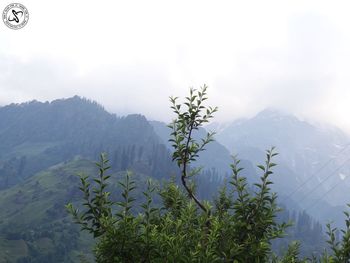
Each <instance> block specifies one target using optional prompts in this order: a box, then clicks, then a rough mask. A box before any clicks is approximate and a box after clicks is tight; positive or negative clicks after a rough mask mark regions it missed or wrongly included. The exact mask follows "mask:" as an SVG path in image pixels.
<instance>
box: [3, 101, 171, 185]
mask: <svg viewBox="0 0 350 263" xmlns="http://www.w3.org/2000/svg"><path fill="white" fill-rule="evenodd" d="M140 131H142V132H140ZM0 142H1V144H0V189H5V188H8V187H10V186H12V185H15V184H16V183H18V182H21V181H22V180H23V179H25V178H28V177H30V176H32V175H34V174H35V173H36V172H38V171H41V170H43V169H46V168H48V167H50V166H52V165H55V164H57V163H60V162H63V161H67V160H70V159H71V158H73V157H74V156H76V155H80V156H83V157H86V158H89V159H93V160H95V159H97V158H98V155H99V154H100V153H101V152H107V153H109V157H110V159H111V160H112V164H116V165H115V168H116V169H121V170H125V169H127V168H131V167H133V168H135V169H136V170H138V169H141V170H142V172H146V173H153V174H154V176H158V177H159V176H162V174H163V173H166V172H168V171H169V170H167V167H164V166H165V165H169V166H171V160H170V155H169V154H170V153H168V152H167V149H166V147H165V146H164V145H163V144H162V143H161V140H160V139H159V137H158V136H157V134H156V133H155V132H154V130H153V128H152V126H151V125H150V124H149V123H148V121H147V120H146V118H145V117H144V116H142V115H136V114H134V115H128V116H126V117H117V116H116V115H114V114H110V113H108V112H107V111H105V110H104V109H103V107H102V106H100V105H99V104H97V103H96V102H92V101H89V100H87V99H84V98H80V97H78V96H75V97H73V98H69V99H61V100H55V101H52V102H51V103H49V102H45V103H42V102H38V101H32V102H28V103H22V104H11V105H8V106H5V107H1V108H0ZM154 156H157V158H154ZM156 163H157V165H156ZM158 164H159V165H158ZM164 169H165V170H164ZM146 170H147V171H146Z"/></svg>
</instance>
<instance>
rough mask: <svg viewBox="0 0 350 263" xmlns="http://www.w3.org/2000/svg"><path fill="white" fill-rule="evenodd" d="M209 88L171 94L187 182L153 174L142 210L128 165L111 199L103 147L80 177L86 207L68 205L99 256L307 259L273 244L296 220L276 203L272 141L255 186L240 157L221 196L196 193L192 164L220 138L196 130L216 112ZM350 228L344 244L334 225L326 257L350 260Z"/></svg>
mask: <svg viewBox="0 0 350 263" xmlns="http://www.w3.org/2000/svg"><path fill="white" fill-rule="evenodd" d="M206 89H207V87H206V86H204V87H203V88H201V89H200V90H199V91H196V90H193V89H191V90H190V95H189V97H186V99H185V102H184V103H183V104H178V103H177V100H178V99H177V98H173V97H171V98H170V101H171V108H172V109H173V111H174V113H175V114H176V118H175V119H174V121H173V122H172V123H171V124H170V125H169V127H170V128H171V130H172V131H171V138H170V141H171V142H172V145H173V147H174V152H173V161H175V162H176V164H177V165H178V167H179V171H180V174H179V178H178V179H179V181H180V182H181V185H177V184H176V183H175V180H174V181H171V182H169V183H167V184H165V185H164V186H163V187H161V188H160V189H159V188H158V187H156V186H155V184H154V183H153V182H152V181H148V185H147V190H146V191H144V192H143V195H144V202H143V204H142V205H141V207H140V209H141V213H138V214H136V213H134V212H132V209H133V207H134V201H135V199H134V197H133V192H134V191H135V189H136V183H135V182H134V181H133V179H132V175H131V173H129V172H127V173H126V174H125V178H124V180H123V181H121V182H119V187H121V189H122V195H121V199H120V200H118V201H112V200H110V193H109V192H108V191H107V190H106V187H107V186H108V179H109V177H110V176H109V175H108V170H109V168H110V167H109V165H108V159H107V157H106V156H105V155H104V154H102V155H101V159H100V161H99V163H97V167H98V168H99V174H98V176H97V177H96V178H92V180H91V178H88V177H86V176H81V178H80V179H81V186H80V190H81V191H82V193H83V194H84V198H83V200H84V202H83V203H82V206H83V207H84V209H83V210H82V211H79V210H78V209H77V208H75V207H74V206H73V205H72V204H68V205H67V209H68V211H69V213H70V214H72V215H73V217H74V220H75V221H76V223H78V224H80V225H81V228H82V230H87V231H89V232H90V233H91V234H93V236H94V237H95V238H96V239H97V243H96V247H95V250H94V253H95V257H96V261H97V262H103V263H106V262H107V263H108V262H269V261H270V262H306V261H307V260H306V259H305V260H300V259H298V254H299V252H298V251H299V244H298V243H292V244H291V245H290V246H289V248H288V250H287V251H286V253H285V255H284V256H283V258H278V257H277V256H276V255H274V254H273V253H272V251H271V241H272V240H273V239H276V238H280V237H283V236H284V234H285V229H286V227H288V225H289V223H282V224H279V223H277V222H276V214H277V213H278V211H279V210H280V209H279V208H278V207H277V205H276V198H277V196H276V194H274V193H272V192H271V189H270V185H271V184H272V181H271V180H270V176H271V174H272V170H271V169H272V168H273V167H274V166H275V164H274V163H273V161H272V159H273V157H274V156H275V155H276V154H277V153H275V151H274V149H273V148H272V149H270V150H268V151H267V152H266V161H265V164H264V165H259V166H258V167H259V168H260V169H261V172H262V175H261V177H260V180H259V182H258V183H256V184H255V186H254V188H253V190H252V188H250V187H248V185H247V181H246V178H244V177H241V176H240V171H241V170H242V168H240V166H239V163H240V161H239V160H238V159H237V158H234V160H233V163H232V165H231V168H232V176H231V178H230V181H229V184H228V186H225V187H223V188H222V189H221V190H220V192H219V193H218V195H217V198H216V199H215V200H214V201H213V202H209V201H205V200H199V199H198V198H197V197H196V192H195V184H194V181H193V177H194V176H196V175H198V173H199V171H200V170H199V169H192V168H191V163H192V162H194V161H195V160H196V158H197V157H198V155H199V153H200V152H201V151H203V150H204V149H205V146H206V145H207V144H208V143H210V142H211V141H212V140H213V135H214V134H213V133H208V134H207V136H206V137H205V138H203V139H202V140H200V141H196V140H194V139H193V133H194V132H195V131H196V130H197V129H198V128H199V127H201V126H202V125H203V124H204V123H206V122H208V120H209V119H211V118H212V117H213V114H214V113H215V112H216V111H217V108H211V107H207V106H205V105H204V101H205V100H206V99H207V97H206ZM183 108H185V109H183ZM155 194H158V195H160V197H161V199H162V205H161V206H159V205H155V204H154V202H153V197H154V195H155ZM346 222H347V223H348V222H349V220H348V219H347V221H346ZM347 227H348V229H347V230H346V231H344V240H343V242H342V244H340V243H339V242H338V243H337V242H336V239H335V230H334V229H331V228H330V227H329V235H330V241H329V242H330V244H331V245H332V249H333V252H334V256H328V255H327V254H326V253H325V254H324V255H323V256H322V258H320V261H322V262H348V261H347V260H348V259H349V247H350V246H349V244H350V242H349V236H350V235H349V224H347ZM308 261H316V259H310V260H308Z"/></svg>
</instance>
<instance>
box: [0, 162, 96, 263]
mask: <svg viewBox="0 0 350 263" xmlns="http://www.w3.org/2000/svg"><path fill="white" fill-rule="evenodd" d="M82 171H83V172H85V173H87V174H92V173H94V172H95V167H94V165H93V163H91V162H90V161H87V160H75V161H72V162H69V163H66V164H60V165H56V166H54V167H52V168H50V169H48V170H46V171H43V172H40V173H38V174H36V175H35V176H33V177H31V178H29V179H27V180H26V181H24V182H23V183H21V184H19V185H16V186H14V187H12V188H10V189H7V190H3V191H0V230H1V232H0V262H7V261H6V260H8V261H9V262H16V260H17V259H19V258H21V257H26V256H29V254H30V247H34V248H35V249H36V250H37V251H41V252H43V253H44V254H45V253H49V252H52V251H53V250H54V249H55V247H56V246H57V245H59V244H57V241H58V240H60V239H61V240H62V238H64V237H62V235H65V234H67V233H64V232H65V231H66V228H74V225H71V220H70V218H69V217H68V216H67V214H66V212H65V210H64V204H66V203H67V202H68V201H70V200H72V199H73V200H74V199H76V198H78V197H79V191H78V189H77V186H78V182H79V180H78V178H77V176H76V174H78V173H79V172H82ZM45 231H46V232H49V233H46V232H45ZM16 233H20V234H21V235H17V234H16ZM84 240H85V238H84ZM79 243H80V242H79ZM78 247H79V246H78Z"/></svg>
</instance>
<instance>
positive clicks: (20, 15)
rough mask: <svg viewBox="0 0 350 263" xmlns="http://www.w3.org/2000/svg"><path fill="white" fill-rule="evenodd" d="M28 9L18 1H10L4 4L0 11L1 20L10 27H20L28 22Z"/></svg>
mask: <svg viewBox="0 0 350 263" xmlns="http://www.w3.org/2000/svg"><path fill="white" fill-rule="evenodd" d="M28 19H29V13H28V9H27V8H26V7H25V6H24V5H22V4H18V3H12V4H9V5H8V6H6V8H5V9H4V12H2V20H3V21H4V23H5V25H6V26H8V27H9V28H11V29H20V28H22V27H24V26H25V25H26V24H27V23H28Z"/></svg>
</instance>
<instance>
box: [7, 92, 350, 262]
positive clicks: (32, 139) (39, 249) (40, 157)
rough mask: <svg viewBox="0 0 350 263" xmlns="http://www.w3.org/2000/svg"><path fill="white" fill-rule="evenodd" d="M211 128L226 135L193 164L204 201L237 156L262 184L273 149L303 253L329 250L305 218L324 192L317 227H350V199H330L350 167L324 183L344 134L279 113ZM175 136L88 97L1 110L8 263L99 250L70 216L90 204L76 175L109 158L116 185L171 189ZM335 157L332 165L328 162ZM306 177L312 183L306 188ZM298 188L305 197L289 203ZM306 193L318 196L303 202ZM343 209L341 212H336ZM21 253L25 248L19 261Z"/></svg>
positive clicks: (278, 182)
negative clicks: (348, 212) (123, 181)
mask: <svg viewBox="0 0 350 263" xmlns="http://www.w3.org/2000/svg"><path fill="white" fill-rule="evenodd" d="M206 129H208V130H213V129H214V130H215V129H216V130H217V134H216V136H215V139H216V141H214V142H212V143H211V144H209V145H208V147H207V148H206V150H205V151H203V152H201V153H200V155H199V158H198V161H197V162H195V163H193V164H192V165H193V167H202V172H201V174H200V175H199V176H198V178H197V180H196V181H197V184H198V188H197V191H198V192H197V194H198V196H199V198H201V199H212V198H214V197H215V193H216V192H217V190H218V188H220V187H222V186H223V183H224V181H225V180H226V181H227V180H229V178H230V176H231V174H232V171H231V168H230V164H231V163H232V156H231V155H233V154H238V157H239V158H240V159H241V160H242V161H241V163H240V167H243V168H244V169H243V171H242V173H241V175H242V176H246V177H247V181H248V183H249V184H250V185H251V186H253V184H254V183H256V182H257V181H258V180H259V176H260V175H261V171H259V170H258V169H256V164H259V163H262V162H263V159H264V157H265V150H266V149H268V148H270V147H271V146H276V147H277V150H278V152H279V153H280V155H279V156H278V157H277V158H276V160H275V162H276V163H277V164H278V166H277V167H276V169H274V175H273V181H274V185H273V189H274V190H275V191H277V192H278V194H279V196H280V201H281V204H282V205H283V206H284V207H286V209H285V212H283V213H282V214H280V215H279V216H280V217H281V219H285V220H287V221H288V219H289V218H292V219H293V220H295V221H296V222H298V225H297V226H295V227H293V228H291V230H290V237H289V238H290V240H293V238H296V239H301V240H303V243H304V246H305V247H303V248H302V253H304V254H307V253H308V250H310V249H311V250H315V251H316V250H317V251H319V249H321V248H322V246H324V244H323V243H322V241H321V240H322V239H323V237H322V235H323V234H322V231H321V230H320V228H321V226H320V225H319V223H317V222H314V221H313V220H314V219H311V218H310V217H309V215H307V214H305V213H304V212H301V211H302V209H303V208H307V206H309V205H310V204H312V202H314V201H315V200H318V199H320V197H319V195H322V197H324V198H321V199H322V200H320V201H319V203H318V205H321V206H322V209H318V208H316V206H315V207H314V208H313V209H314V210H313V209H311V210H308V211H307V212H311V214H312V215H313V216H314V218H315V219H317V220H321V221H322V220H324V219H325V218H327V219H329V218H331V219H335V220H336V221H337V220H338V221H342V217H341V212H340V211H341V209H342V206H340V205H344V204H345V203H346V202H347V201H346V200H347V195H346V194H343V193H342V192H341V191H343V190H341V191H339V188H337V194H335V195H334V194H333V193H329V194H328V195H327V191H329V189H331V188H332V187H333V186H334V184H339V187H343V189H345V188H346V187H347V186H346V183H347V181H346V172H347V170H346V169H349V167H348V166H346V165H344V166H342V167H341V169H339V171H337V173H336V175H335V177H334V178H333V177H332V178H329V179H328V180H326V181H325V182H322V180H323V178H324V177H325V176H326V175H327V173H326V172H328V171H332V169H335V168H337V167H338V166H339V165H340V164H341V161H342V160H343V159H344V158H345V157H346V154H347V149H346V148H345V149H344V150H343V151H341V149H342V147H343V145H345V143H346V142H347V139H348V137H347V136H346V135H345V134H344V133H343V132H341V131H340V130H338V129H335V128H329V127H326V128H325V127H317V126H315V125H312V124H309V123H307V122H303V121H300V120H298V119H297V118H295V117H293V116H291V115H288V114H282V113H281V112H278V111H274V110H265V111H263V112H261V113H259V114H258V115H256V116H255V117H253V118H251V119H240V120H237V121H234V122H233V123H231V124H229V125H225V126H218V125H216V124H215V123H214V124H211V125H209V126H207V127H206ZM170 132H171V131H170V129H169V128H168V127H167V126H166V124H165V123H162V122H158V121H148V120H147V119H146V118H145V117H144V116H143V115H140V114H133V115H128V116H125V117H118V116H117V115H115V114H111V113H109V112H107V111H106V110H105V109H104V108H103V107H102V106H101V105H99V104H98V103H96V102H93V101H90V100H88V99H85V98H81V97H78V96H75V97H72V98H68V99H59V100H54V101H52V102H38V101H31V102H28V103H22V104H10V105H7V106H4V107H1V108H0V141H1V142H2V143H1V145H0V195H1V198H0V218H1V228H0V230H1V234H0V251H2V252H0V258H1V257H2V258H5V259H6V260H10V262H16V260H34V261H35V262H49V261H50V260H51V261H52V259H53V258H55V259H57V258H60V259H61V260H63V261H64V262H76V261H77V257H78V255H79V253H81V252H82V251H88V250H89V247H90V246H91V245H92V240H90V241H89V239H86V238H85V237H84V236H81V234H79V232H78V230H77V226H75V225H73V224H72V223H70V219H69V218H68V217H67V216H68V215H67V213H66V211H65V210H64V205H65V204H66V203H67V202H69V201H73V202H74V201H75V200H78V199H79V198H80V197H79V190H78V187H77V185H78V178H77V177H76V174H77V173H78V172H79V171H84V172H86V173H87V174H93V173H96V169H95V168H94V166H93V161H95V160H97V159H98V157H99V154H100V153H101V152H106V153H107V154H108V157H109V159H110V163H111V165H112V171H111V172H112V175H113V176H112V179H111V180H112V181H113V182H114V183H116V181H117V180H118V178H120V177H121V176H122V175H123V174H124V173H125V171H126V170H130V171H132V172H133V173H134V176H135V179H136V181H137V183H138V185H139V186H140V190H139V191H138V192H137V200H138V198H139V197H140V196H141V195H142V189H143V188H144V187H145V185H146V183H145V182H146V180H147V178H152V179H153V180H155V181H157V182H159V183H161V182H162V181H164V180H169V179H170V178H171V176H174V175H176V174H177V173H179V170H178V168H177V167H176V165H175V164H174V163H173V162H172V160H171V151H172V146H171V144H170V143H169V141H168V139H169V136H170ZM206 132H207V131H206V130H205V129H202V128H200V129H199V130H198V131H196V132H195V133H194V138H195V139H199V138H201V137H203V136H204V135H205V134H206ZM332 158H333V159H334V161H333V159H332ZM329 159H332V162H329V163H327V160H329ZM322 163H326V164H327V165H326V166H325V167H324V168H323V170H322V172H323V173H325V174H322V173H321V171H320V173H319V174H317V176H316V175H315V176H313V175H312V173H313V172H314V171H316V170H317V168H318V167H320V165H322ZM310 174H311V175H310ZM322 176H323V177H322ZM175 178H176V176H175ZM305 180H308V181H307V183H303V182H304V181H305ZM321 182H322V183H321ZM339 182H340V183H339ZM301 183H303V184H302V186H303V187H300V185H301ZM320 183H321V184H320ZM318 184H320V185H318ZM315 187H316V188H315ZM337 187H338V186H337ZM299 188H300V189H299ZM296 189H297V190H298V191H300V192H297V193H296V194H295V195H292V196H290V197H289V196H288V194H289V193H292V192H293V191H295V190H296ZM315 189H316V190H315ZM252 190H253V188H252ZM111 192H112V195H113V196H115V197H116V198H117V196H118V194H119V193H118V192H115V190H114V189H111ZM309 193H312V194H309ZM303 195H308V196H307V197H306V198H304V199H300V198H301V197H302V196H303ZM286 197H288V198H286ZM336 204H338V205H339V206H338V207H335V206H333V205H336ZM292 211H294V212H292ZM298 211H299V212H298ZM329 213H332V216H333V218H332V217H330V216H329ZM307 231H309V232H307ZM306 233H308V234H306ZM310 235H311V236H313V239H310V240H309V239H307V238H306V237H307V236H310ZM286 240H287V239H286ZM286 240H282V241H280V242H277V243H276V244H274V246H275V247H276V249H277V250H278V249H279V248H280V247H281V246H283V245H285V244H287V242H286ZM315 240H317V242H316V241H315ZM62 244H65V245H62ZM17 247H20V248H21V249H20V250H18V251H17V252H16V253H17V254H16V257H12V259H11V255H12V254H13V253H15V252H14V251H15V250H16V249H17ZM6 251H7V252H6ZM11 260H12V261H11ZM24 262H25V261H24Z"/></svg>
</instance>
